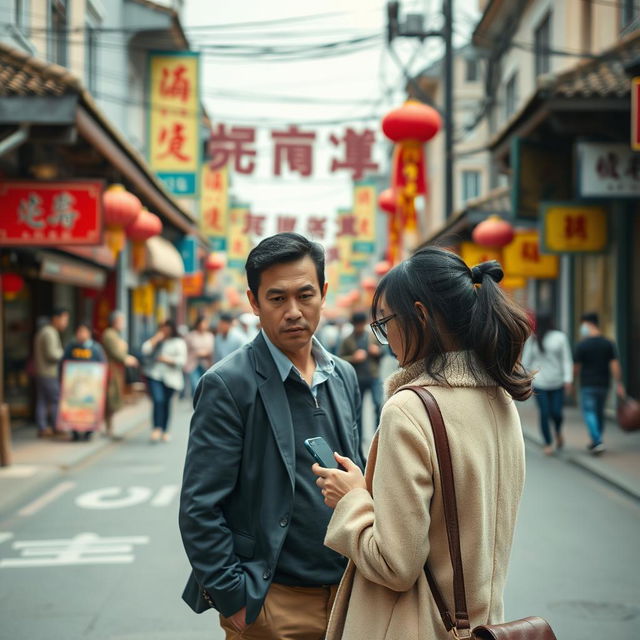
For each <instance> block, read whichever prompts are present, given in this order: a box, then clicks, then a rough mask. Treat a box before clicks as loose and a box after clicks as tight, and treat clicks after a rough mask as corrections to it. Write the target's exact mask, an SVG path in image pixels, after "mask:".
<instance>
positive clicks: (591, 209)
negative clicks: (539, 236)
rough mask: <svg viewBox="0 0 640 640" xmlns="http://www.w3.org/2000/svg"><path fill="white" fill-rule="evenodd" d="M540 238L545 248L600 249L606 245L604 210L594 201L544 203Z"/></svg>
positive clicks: (568, 251) (557, 249) (548, 249)
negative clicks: (593, 202) (542, 228)
mask: <svg viewBox="0 0 640 640" xmlns="http://www.w3.org/2000/svg"><path fill="white" fill-rule="evenodd" d="M543 238H544V248H545V249H546V250H547V251H553V252H558V253H565V252H567V253H573V252H582V251H585V252H587V251H603V250H604V249H605V247H606V246H607V211H606V209H605V208H604V207H600V206H598V205H580V204H549V205H546V206H545V207H544V235H543Z"/></svg>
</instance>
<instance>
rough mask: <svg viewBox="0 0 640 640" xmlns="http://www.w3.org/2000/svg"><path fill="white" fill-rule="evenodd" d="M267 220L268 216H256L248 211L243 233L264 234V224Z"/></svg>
mask: <svg viewBox="0 0 640 640" xmlns="http://www.w3.org/2000/svg"><path fill="white" fill-rule="evenodd" d="M266 220H267V217H266V216H255V215H253V214H252V213H248V214H247V217H246V218H245V221H244V229H243V230H242V233H243V234H249V235H253V236H264V235H265V232H264V224H265V222H266Z"/></svg>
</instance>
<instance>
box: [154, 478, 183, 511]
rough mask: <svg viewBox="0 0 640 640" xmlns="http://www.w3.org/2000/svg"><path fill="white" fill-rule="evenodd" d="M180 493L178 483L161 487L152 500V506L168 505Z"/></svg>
mask: <svg viewBox="0 0 640 640" xmlns="http://www.w3.org/2000/svg"><path fill="white" fill-rule="evenodd" d="M177 493H178V485H175V484H167V485H165V486H164V487H161V488H160V490H159V491H158V493H156V495H155V498H154V499H153V500H152V501H151V506H152V507H168V506H169V505H170V504H171V502H172V501H173V499H174V498H175V497H176V495H177Z"/></svg>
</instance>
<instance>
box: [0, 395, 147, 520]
mask: <svg viewBox="0 0 640 640" xmlns="http://www.w3.org/2000/svg"><path fill="white" fill-rule="evenodd" d="M150 417H151V403H150V401H149V399H148V397H147V396H146V395H144V396H140V397H139V398H137V399H136V400H135V401H134V402H132V403H131V404H126V405H125V406H124V407H123V408H122V409H121V410H120V411H118V412H117V413H116V415H115V416H114V434H115V435H116V437H118V438H126V435H127V434H128V433H130V432H132V431H134V430H135V429H137V428H138V427H140V426H142V425H145V424H149V420H150ZM118 442H119V441H118V440H111V439H110V438H106V437H104V435H103V434H102V433H95V434H94V435H93V438H92V439H91V440H89V441H88V442H70V441H67V440H62V439H57V438H55V437H54V438H42V439H39V438H37V437H36V430H35V427H22V428H18V429H15V430H14V431H13V432H12V449H13V463H12V465H11V466H10V467H0V517H2V516H4V515H6V514H7V513H8V512H9V511H10V510H11V509H12V508H13V507H14V506H15V505H17V504H19V503H20V502H22V501H24V500H25V499H26V498H28V497H29V496H30V495H31V494H33V493H35V492H36V491H37V490H38V489H40V488H41V487H46V486H47V485H53V484H54V483H55V482H56V479H57V478H58V477H59V476H60V475H61V474H63V473H64V472H65V471H68V470H70V469H73V468H74V467H76V466H78V465H79V464H81V463H83V462H85V461H87V460H89V459H90V458H91V457H93V456H95V455H97V454H98V453H99V452H101V451H103V450H104V449H106V448H107V447H110V446H115V445H117V444H118Z"/></svg>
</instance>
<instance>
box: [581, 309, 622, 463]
mask: <svg viewBox="0 0 640 640" xmlns="http://www.w3.org/2000/svg"><path fill="white" fill-rule="evenodd" d="M580 335H581V337H582V340H581V341H580V342H579V343H578V344H577V346H576V349H575V354H574V358H573V359H574V370H575V371H574V373H575V376H576V377H579V379H580V406H581V408H582V415H583V417H584V421H585V424H586V426H587V430H588V431H589V435H590V436H591V442H590V443H589V444H588V445H587V449H588V450H589V451H590V452H591V453H592V454H594V455H598V454H601V453H603V452H604V451H605V447H604V444H603V443H602V434H603V433H604V424H605V423H604V406H605V403H606V401H607V395H608V393H609V386H610V385H611V377H612V376H613V379H614V380H615V382H616V394H617V395H618V396H619V397H620V398H624V397H625V388H624V384H623V383H622V370H621V368H620V362H619V361H618V356H617V353H616V346H615V344H614V343H613V342H612V341H611V340H608V339H607V338H605V337H604V336H603V335H602V332H601V331H600V319H599V317H598V314H597V313H595V312H591V313H585V314H583V315H582V318H581V325H580Z"/></svg>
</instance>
